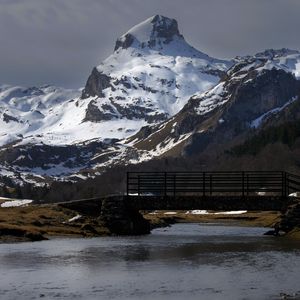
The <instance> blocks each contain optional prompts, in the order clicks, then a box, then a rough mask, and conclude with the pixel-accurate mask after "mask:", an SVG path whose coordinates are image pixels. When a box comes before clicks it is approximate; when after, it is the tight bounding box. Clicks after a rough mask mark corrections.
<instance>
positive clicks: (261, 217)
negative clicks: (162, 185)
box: [143, 210, 280, 228]
mask: <svg viewBox="0 0 300 300" xmlns="http://www.w3.org/2000/svg"><path fill="white" fill-rule="evenodd" d="M143 216H144V218H145V219H146V220H148V221H150V223H151V224H152V227H153V228H155V227H162V226H165V225H168V224H174V223H222V224H236V225H239V226H253V227H272V226H273V225H274V224H275V223H276V222H278V221H279V219H280V212H277V211H254V212H247V211H240V212H238V211H236V212H215V211H203V210H202V211H201V210H195V211H176V212H175V211H154V212H143Z"/></svg>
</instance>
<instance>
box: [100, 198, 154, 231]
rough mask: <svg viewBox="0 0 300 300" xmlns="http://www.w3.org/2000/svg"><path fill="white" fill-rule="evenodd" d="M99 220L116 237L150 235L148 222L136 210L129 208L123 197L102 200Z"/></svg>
mask: <svg viewBox="0 0 300 300" xmlns="http://www.w3.org/2000/svg"><path fill="white" fill-rule="evenodd" d="M100 219H101V220H103V221H104V223H105V224H106V226H107V227H108V228H109V230H110V231H111V232H112V233H114V234H117V235H140V234H148V233H150V224H149V222H148V221H147V220H145V219H144V218H143V216H142V215H141V214H140V213H139V212H138V211H137V210H135V209H133V208H130V206H129V205H128V204H127V203H126V200H125V198H124V196H115V197H107V198H105V199H103V202H102V210H101V215H100Z"/></svg>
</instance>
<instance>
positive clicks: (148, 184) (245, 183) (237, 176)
mask: <svg viewBox="0 0 300 300" xmlns="http://www.w3.org/2000/svg"><path fill="white" fill-rule="evenodd" d="M297 191H300V176H298V175H294V174H291V173H287V172H281V171H259V172H255V171H247V172H246V171H245V172H128V173H127V195H129V196H133V195H138V196H141V195H143V196H173V197H174V196H177V195H201V196H212V195H214V196H216V195H236V196H250V195H277V196H278V195H280V196H283V197H286V196H288V195H289V194H290V193H293V192H297Z"/></svg>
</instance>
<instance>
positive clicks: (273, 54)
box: [255, 48, 300, 59]
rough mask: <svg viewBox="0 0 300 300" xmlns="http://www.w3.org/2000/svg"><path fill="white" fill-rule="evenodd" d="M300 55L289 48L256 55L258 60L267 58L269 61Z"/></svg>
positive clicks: (269, 50)
mask: <svg viewBox="0 0 300 300" xmlns="http://www.w3.org/2000/svg"><path fill="white" fill-rule="evenodd" d="M295 54H296V55H297V54H298V55H299V54H300V52H299V51H297V50H292V49H288V48H282V49H266V50H265V51H263V52H259V53H257V54H255V57H257V58H267V59H274V58H276V57H283V56H288V55H295Z"/></svg>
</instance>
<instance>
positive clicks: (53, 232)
mask: <svg viewBox="0 0 300 300" xmlns="http://www.w3.org/2000/svg"><path fill="white" fill-rule="evenodd" d="M76 215H77V213H76V212H75V211H72V210H69V209H65V208H62V207H58V206H56V205H30V206H26V207H10V208H0V241H1V240H2V241H6V240H7V235H8V234H6V233H7V232H16V234H15V235H16V236H18V235H21V236H23V237H25V236H28V234H40V235H43V236H45V237H49V236H87V237H89V236H96V235H97V236H98V235H107V234H108V233H109V232H108V230H107V228H106V227H104V226H103V224H101V223H100V222H98V221H97V220H96V219H94V218H89V217H82V218H81V219H79V220H77V221H76V222H68V220H69V219H70V218H72V217H74V216H76ZM87 224H88V225H90V226H92V228H93V229H94V230H88V229H87V227H84V226H85V225H87ZM1 232H2V234H1ZM22 232H23V233H24V234H23V235H22ZM12 236H14V234H12ZM13 239H14V238H13ZM25 240H27V238H25Z"/></svg>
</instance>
